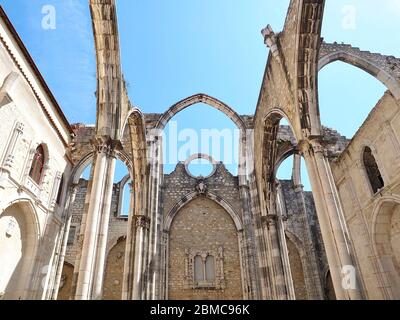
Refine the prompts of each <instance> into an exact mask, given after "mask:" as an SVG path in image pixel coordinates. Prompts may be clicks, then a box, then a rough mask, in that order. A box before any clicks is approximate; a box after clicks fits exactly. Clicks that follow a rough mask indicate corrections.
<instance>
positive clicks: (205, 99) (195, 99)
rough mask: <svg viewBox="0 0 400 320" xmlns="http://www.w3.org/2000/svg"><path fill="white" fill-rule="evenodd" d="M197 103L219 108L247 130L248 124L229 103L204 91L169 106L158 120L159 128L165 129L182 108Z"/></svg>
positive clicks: (242, 128)
mask: <svg viewBox="0 0 400 320" xmlns="http://www.w3.org/2000/svg"><path fill="white" fill-rule="evenodd" d="M197 103H204V104H206V105H208V106H210V107H212V108H214V109H217V110H219V111H221V112H222V113H224V114H225V115H226V116H227V117H228V118H229V119H231V120H232V121H233V123H235V124H236V126H237V127H238V128H239V129H240V130H243V131H245V130H246V125H245V123H244V121H243V120H242V118H241V117H240V116H239V115H238V114H237V113H236V111H234V110H233V109H232V108H231V107H229V106H228V105H227V104H225V103H223V102H222V101H220V100H218V99H216V98H214V97H211V96H209V95H207V94H204V93H199V94H195V95H193V96H190V97H188V98H185V99H183V100H181V101H179V102H177V103H176V104H174V105H173V106H172V107H171V108H169V109H168V110H167V111H166V112H165V113H164V114H163V115H162V116H161V117H160V119H159V120H158V123H157V125H156V129H157V130H160V131H162V130H164V128H165V126H166V125H167V123H168V122H169V121H170V120H171V119H172V118H173V117H174V116H175V115H176V114H178V113H179V112H181V111H182V110H184V109H186V108H188V107H190V106H192V105H194V104H197Z"/></svg>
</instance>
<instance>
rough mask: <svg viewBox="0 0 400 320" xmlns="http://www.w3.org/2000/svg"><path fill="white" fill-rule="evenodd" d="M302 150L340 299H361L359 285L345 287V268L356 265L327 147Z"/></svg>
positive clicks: (305, 145) (315, 144) (304, 146)
mask: <svg viewBox="0 0 400 320" xmlns="http://www.w3.org/2000/svg"><path fill="white" fill-rule="evenodd" d="M299 147H300V148H301V150H302V152H303V155H304V158H305V161H306V164H307V169H308V172H309V176H310V180H311V185H312V190H313V195H314V201H315V206H316V209H317V215H318V220H319V223H320V227H321V233H322V237H323V241H324V245H325V250H326V255H327V258H328V263H329V268H330V272H331V275H332V280H333V285H334V288H335V293H336V297H337V299H338V300H347V299H361V298H362V297H361V294H360V291H359V288H360V287H359V285H358V283H357V285H356V288H355V289H346V288H344V287H343V285H342V281H343V279H342V272H343V271H344V270H345V269H344V267H346V266H352V267H355V266H356V265H355V263H354V262H353V259H352V257H351V254H350V245H349V243H348V239H347V228H346V222H345V220H344V217H343V213H342V209H341V204H340V201H339V196H338V194H337V190H336V186H335V185H334V181H333V176H332V173H331V168H330V165H329V163H328V160H327V159H326V157H325V154H324V148H323V147H322V145H321V143H320V142H319V141H317V140H312V141H310V142H303V143H301V144H300V146H299ZM356 278H357V277H356ZM356 282H357V281H356Z"/></svg>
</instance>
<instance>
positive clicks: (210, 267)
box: [206, 256, 215, 282]
mask: <svg viewBox="0 0 400 320" xmlns="http://www.w3.org/2000/svg"><path fill="white" fill-rule="evenodd" d="M206 280H207V281H208V282H213V281H214V280H215V262H214V257H213V256H208V257H207V260H206Z"/></svg>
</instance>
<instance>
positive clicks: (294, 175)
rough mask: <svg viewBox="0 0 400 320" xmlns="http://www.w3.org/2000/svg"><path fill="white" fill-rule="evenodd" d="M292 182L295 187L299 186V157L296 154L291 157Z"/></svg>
mask: <svg viewBox="0 0 400 320" xmlns="http://www.w3.org/2000/svg"><path fill="white" fill-rule="evenodd" d="M292 180H293V184H294V186H295V187H298V186H301V155H299V154H298V153H296V154H294V156H293V171H292Z"/></svg>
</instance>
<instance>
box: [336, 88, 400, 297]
mask: <svg viewBox="0 0 400 320" xmlns="http://www.w3.org/2000/svg"><path fill="white" fill-rule="evenodd" d="M399 107H400V105H399V103H398V101H396V100H395V99H394V97H393V96H392V94H391V93H390V92H386V93H385V94H384V96H383V97H382V99H381V100H380V101H379V102H378V104H377V105H376V107H375V108H374V109H373V110H372V111H371V113H370V114H369V116H368V118H367V119H366V120H365V122H364V124H363V125H362V127H361V128H360V129H359V130H358V132H357V133H356V134H355V136H354V137H353V139H352V141H351V143H350V144H349V145H348V146H347V148H346V149H345V151H344V152H343V153H342V154H341V156H340V157H339V158H338V159H337V160H335V161H331V167H332V172H333V176H334V180H335V184H336V187H337V189H338V191H339V195H340V200H341V203H342V206H343V211H344V218H345V220H346V223H347V227H348V230H349V237H350V239H351V244H352V246H353V247H352V250H353V252H354V253H353V254H354V256H355V258H356V263H357V265H356V266H355V267H357V269H358V271H359V272H360V278H361V280H362V281H361V283H362V285H363V289H364V292H365V295H366V298H369V299H399V298H400V273H399V272H398V271H397V270H396V267H395V265H396V259H399V258H400V257H399V255H398V253H397V251H396V249H395V248H396V245H395V243H396V240H394V239H396V236H395V234H394V233H392V232H391V231H390V230H391V228H390V226H393V224H394V223H395V222H394V221H393V220H391V218H392V217H393V216H394V215H395V212H396V207H397V205H398V204H400V134H399V132H400V108H399ZM366 147H368V148H370V149H371V150H372V154H373V156H374V158H375V161H376V164H377V167H378V169H379V171H380V174H381V176H382V179H383V182H384V186H383V187H382V188H381V189H380V190H378V191H377V192H374V191H373V189H372V186H371V183H370V180H369V178H368V174H367V171H366V167H365V163H364V160H363V154H364V150H365V148H366Z"/></svg>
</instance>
